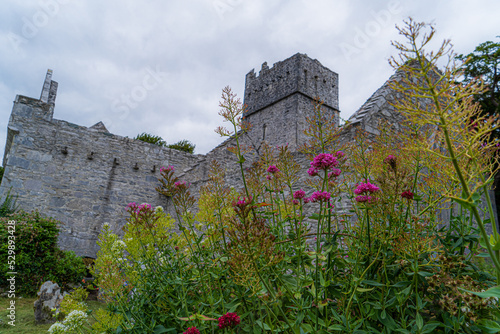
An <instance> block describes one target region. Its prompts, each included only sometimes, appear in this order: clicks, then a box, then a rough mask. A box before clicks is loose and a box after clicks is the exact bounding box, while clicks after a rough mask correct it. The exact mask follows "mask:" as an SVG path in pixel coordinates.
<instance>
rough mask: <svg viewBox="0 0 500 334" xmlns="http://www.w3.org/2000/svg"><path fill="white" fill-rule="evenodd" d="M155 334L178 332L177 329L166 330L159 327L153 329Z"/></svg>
mask: <svg viewBox="0 0 500 334" xmlns="http://www.w3.org/2000/svg"><path fill="white" fill-rule="evenodd" d="M153 331H154V332H153V333H154V334H161V333H166V332H174V333H175V332H176V329H175V328H165V327H163V325H158V326H156V327H155V328H154V329H153Z"/></svg>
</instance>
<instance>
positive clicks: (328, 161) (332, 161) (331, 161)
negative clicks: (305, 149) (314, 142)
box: [311, 153, 339, 169]
mask: <svg viewBox="0 0 500 334" xmlns="http://www.w3.org/2000/svg"><path fill="white" fill-rule="evenodd" d="M338 163H339V162H338V161H337V158H335V157H334V156H333V154H329V153H320V154H318V155H317V156H315V157H314V159H313V161H311V167H314V168H317V169H330V168H332V167H335V166H337V165H338Z"/></svg>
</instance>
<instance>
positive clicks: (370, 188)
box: [354, 182, 380, 195]
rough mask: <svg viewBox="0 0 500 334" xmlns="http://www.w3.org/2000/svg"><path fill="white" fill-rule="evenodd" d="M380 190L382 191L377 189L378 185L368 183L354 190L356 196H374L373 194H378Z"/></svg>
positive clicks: (361, 184)
mask: <svg viewBox="0 0 500 334" xmlns="http://www.w3.org/2000/svg"><path fill="white" fill-rule="evenodd" d="M379 190H380V188H379V187H377V186H376V185H374V184H371V183H370V182H366V183H360V184H359V185H358V186H357V187H356V189H355V190H354V193H355V194H356V195H361V194H372V193H375V192H377V191H379Z"/></svg>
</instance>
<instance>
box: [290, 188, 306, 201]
mask: <svg viewBox="0 0 500 334" xmlns="http://www.w3.org/2000/svg"><path fill="white" fill-rule="evenodd" d="M304 197H306V192H305V191H304V190H302V189H300V190H297V191H296V192H295V193H294V194H293V198H295V199H302V198H304Z"/></svg>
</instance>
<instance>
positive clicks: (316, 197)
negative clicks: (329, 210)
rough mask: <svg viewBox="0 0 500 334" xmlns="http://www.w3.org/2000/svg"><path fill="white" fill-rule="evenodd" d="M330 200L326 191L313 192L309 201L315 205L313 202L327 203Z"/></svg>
mask: <svg viewBox="0 0 500 334" xmlns="http://www.w3.org/2000/svg"><path fill="white" fill-rule="evenodd" d="M329 199H330V193H329V192H327V191H323V192H321V191H315V192H314V193H313V194H312V195H311V197H310V198H309V201H311V202H313V203H315V202H321V201H325V202H326V201H328V200H329Z"/></svg>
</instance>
